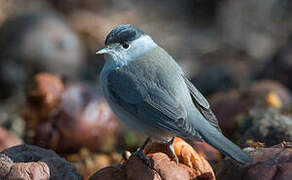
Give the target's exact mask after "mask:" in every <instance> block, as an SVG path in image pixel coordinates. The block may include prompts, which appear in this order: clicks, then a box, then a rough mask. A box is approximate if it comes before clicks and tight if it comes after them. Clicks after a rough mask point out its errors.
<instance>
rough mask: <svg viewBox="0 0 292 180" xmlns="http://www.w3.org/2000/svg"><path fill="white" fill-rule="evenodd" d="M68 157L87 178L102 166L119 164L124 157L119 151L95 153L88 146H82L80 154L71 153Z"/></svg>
mask: <svg viewBox="0 0 292 180" xmlns="http://www.w3.org/2000/svg"><path fill="white" fill-rule="evenodd" d="M66 159H67V160H68V161H70V162H72V163H73V164H74V165H75V167H76V168H77V169H78V170H79V171H80V172H81V174H82V175H83V177H84V178H85V179H88V178H89V177H90V176H91V175H92V173H93V172H96V171H98V170H100V169H101V168H105V167H108V166H110V165H113V164H119V163H120V162H121V159H122V157H121V156H120V155H119V154H117V153H112V154H108V153H107V154H105V153H104V154H103V153H93V152H91V151H89V150H88V149H86V148H82V149H80V151H79V153H78V154H70V155H69V156H67V157H66Z"/></svg>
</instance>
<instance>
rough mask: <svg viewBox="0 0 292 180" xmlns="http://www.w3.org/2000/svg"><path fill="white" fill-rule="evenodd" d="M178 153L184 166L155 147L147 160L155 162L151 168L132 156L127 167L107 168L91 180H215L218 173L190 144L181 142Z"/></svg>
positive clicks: (164, 148) (176, 145)
mask: <svg viewBox="0 0 292 180" xmlns="http://www.w3.org/2000/svg"><path fill="white" fill-rule="evenodd" d="M174 148H175V153H176V155H177V156H178V158H179V160H180V163H179V164H176V162H175V161H174V160H171V158H170V157H171V153H170V151H169V150H168V147H167V145H163V144H158V143H152V145H151V146H149V147H147V149H146V150H145V152H147V157H148V158H149V159H150V161H151V167H148V166H147V165H146V164H145V162H143V161H142V160H141V159H140V158H139V157H137V156H131V157H130V159H129V160H127V161H126V162H125V163H123V164H120V165H118V166H116V167H108V168H104V169H102V170H100V171H97V172H96V173H95V174H94V175H93V176H92V177H91V178H90V180H97V179H108V180H111V179H121V180H122V179H123V180H126V179H139V180H144V179H145V180H150V179H151V180H161V179H164V180H171V179H180V180H190V179H196V178H197V179H206V180H214V179H215V175H214V172H213V170H212V168H211V166H210V165H209V163H208V162H207V161H206V160H205V159H204V157H203V156H202V155H200V154H198V153H197V152H196V151H195V150H194V149H193V148H192V147H191V146H190V145H189V144H187V143H186V142H185V141H184V140H182V139H180V138H176V139H175V141H174Z"/></svg>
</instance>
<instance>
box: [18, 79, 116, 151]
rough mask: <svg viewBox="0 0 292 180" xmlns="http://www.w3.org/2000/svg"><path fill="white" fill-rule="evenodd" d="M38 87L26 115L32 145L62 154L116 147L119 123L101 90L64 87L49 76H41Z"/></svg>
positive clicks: (33, 93)
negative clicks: (84, 149)
mask: <svg viewBox="0 0 292 180" xmlns="http://www.w3.org/2000/svg"><path fill="white" fill-rule="evenodd" d="M36 87H37V89H36V90H35V91H31V93H29V94H28V103H27V105H26V107H25V110H24V113H23V118H24V119H25V120H26V121H27V136H28V140H31V143H33V144H36V145H39V146H42V147H46V148H50V149H54V150H57V151H59V152H64V151H74V150H78V149H79V148H81V147H87V148H89V149H90V150H93V151H95V150H106V151H108V150H110V149H112V148H113V147H114V144H115V135H116V133H117V130H118V120H117V118H116V117H115V116H114V114H113V112H112V111H111V109H110V108H109V106H108V105H107V103H106V102H105V100H104V98H103V96H102V95H101V93H100V91H98V90H96V89H94V88H91V87H90V86H87V85H85V84H77V83H76V84H70V85H64V84H63V83H62V81H61V80H60V78H59V77H57V76H54V75H49V74H39V75H37V76H36Z"/></svg>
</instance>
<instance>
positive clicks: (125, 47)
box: [122, 43, 130, 49]
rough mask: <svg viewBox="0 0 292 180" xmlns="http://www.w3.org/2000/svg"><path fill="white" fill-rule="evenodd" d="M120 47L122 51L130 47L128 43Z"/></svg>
mask: <svg viewBox="0 0 292 180" xmlns="http://www.w3.org/2000/svg"><path fill="white" fill-rule="evenodd" d="M122 46H123V48H124V49H128V48H129V47H130V45H129V44H128V43H123V44H122Z"/></svg>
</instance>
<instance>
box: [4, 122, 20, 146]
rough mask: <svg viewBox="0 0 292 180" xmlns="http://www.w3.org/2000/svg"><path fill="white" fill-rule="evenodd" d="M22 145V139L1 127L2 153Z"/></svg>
mask: <svg viewBox="0 0 292 180" xmlns="http://www.w3.org/2000/svg"><path fill="white" fill-rule="evenodd" d="M20 144H23V142H22V140H21V139H19V138H18V137H16V136H15V135H14V134H12V133H10V132H9V131H7V130H6V129H4V128H3V127H1V126H0V151H2V150H4V149H7V148H10V147H12V146H16V145H20Z"/></svg>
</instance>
